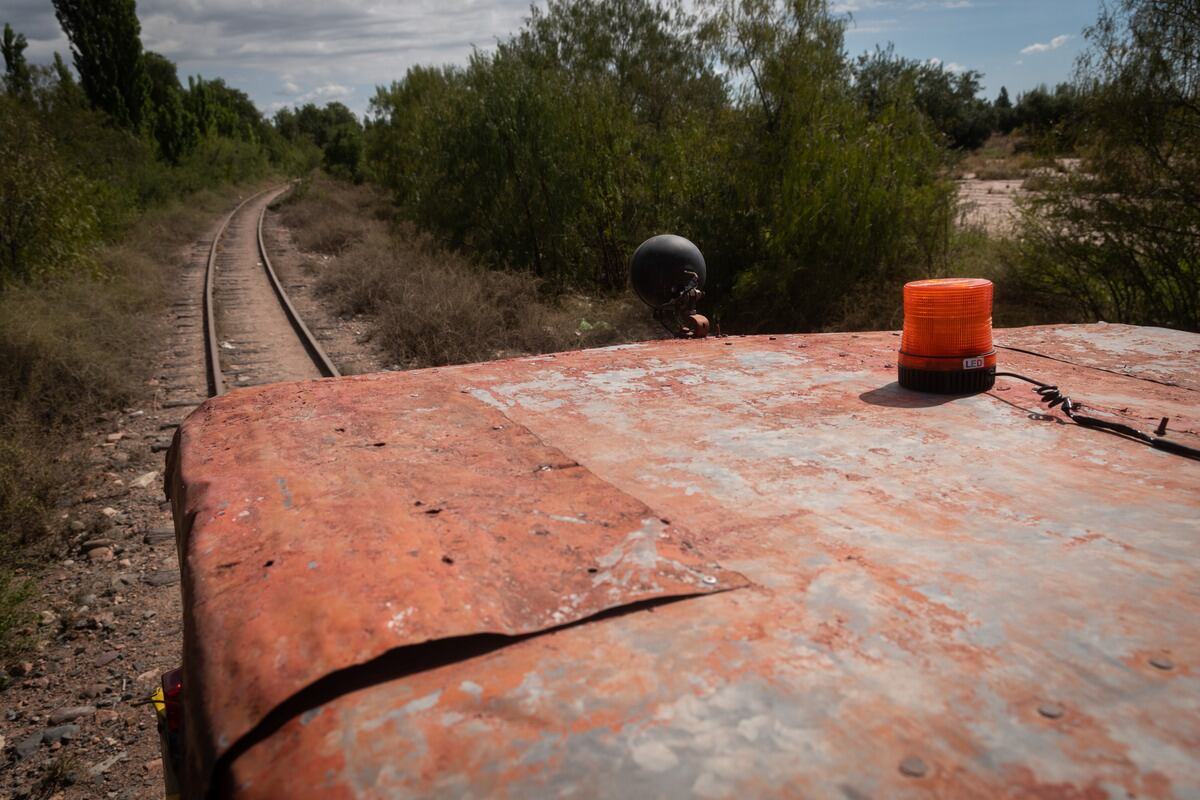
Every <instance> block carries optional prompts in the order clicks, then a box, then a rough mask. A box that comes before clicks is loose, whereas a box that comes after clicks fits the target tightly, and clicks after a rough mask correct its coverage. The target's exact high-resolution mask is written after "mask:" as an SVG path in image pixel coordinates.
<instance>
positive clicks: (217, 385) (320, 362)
mask: <svg viewBox="0 0 1200 800" xmlns="http://www.w3.org/2000/svg"><path fill="white" fill-rule="evenodd" d="M278 188H279V187H278V186H273V187H271V188H269V189H264V190H263V191H261V192H257V193H255V194H252V195H250V196H249V197H247V198H246V199H245V200H243V201H242V202H240V203H238V204H237V207H236V208H234V209H233V211H230V212H229V214H228V215H227V216H226V217H225V219H224V220H223V221H222V222H221V227H220V228H218V229H217V233H216V235H215V236H214V237H213V241H212V246H211V247H210V248H209V251H208V264H207V266H206V268H205V271H204V339H205V348H204V350H205V361H206V362H207V363H206V365H205V366H206V367H207V370H206V371H207V373H208V375H207V378H208V393H209V396H210V397H216V396H218V395H222V394H225V391H226V386H225V378H224V376H223V375H222V374H221V345H220V342H219V341H218V337H217V318H216V308H215V304H214V302H213V285H214V284H215V282H216V269H217V250H218V248H219V247H220V244H221V237H222V236H224V235H225V231H226V229H228V227H229V223H230V221H232V220H233V218H234V217H235V216H236V215H237V213H238V212H239V211H241V210H242V208H243V207H244V206H245V205H246V204H247V203H249V202H250V201H251V200H254V199H255V198H257V197H261V196H262V195H264V194H267V193H268V192H273V191H275V190H277V189H278ZM281 194H282V192H281ZM266 213H267V207H266V206H264V207H263V210H262V211H261V212H260V213H259V215H258V225H257V238H258V253H259V256H260V258H261V259H262V265H263V268H264V269H265V270H266V273H267V278H268V280H270V282H271V286H272V288H273V289H274V291H275V296H276V298H277V299H278V300H279V303H280V305H281V306H282V307H283V310H284V313H285V314H286V315H287V318H288V321H289V322H291V325H292V330H293V331H295V333H296V336H297V337H298V338H299V339H300V343H301V344H302V345H303V346H304V349H305V351H306V352H307V353H308V354H309V357H310V358H311V359H312V360H313V364H315V365H316V367H317V370H318V371H319V372H320V373H321V374H322V375H324V376H326V377H331V378H336V377H338V376H340V375H341V373H340V372H339V371H338V369H337V367H335V366H334V365H333V362H332V361H331V360H330V359H329V356H328V355H326V354H325V351H324V350H323V349H322V348H321V345H319V344H318V343H317V340H316V337H314V336H313V334H312V332H311V331H310V330H309V329H308V326H306V325H305V324H304V321H303V320H301V319H300V315H299V314H298V313H296V309H295V307H294V306H293V305H292V302H291V300H290V299H289V298H288V296H287V292H285V291H284V289H283V285H282V284H281V283H280V282H279V278H278V276H277V275H276V274H275V270H274V268H272V266H271V260H270V258H269V257H268V256H267V248H266V244H265V243H264V241H263V233H262V229H263V218H264V217H265V216H266Z"/></svg>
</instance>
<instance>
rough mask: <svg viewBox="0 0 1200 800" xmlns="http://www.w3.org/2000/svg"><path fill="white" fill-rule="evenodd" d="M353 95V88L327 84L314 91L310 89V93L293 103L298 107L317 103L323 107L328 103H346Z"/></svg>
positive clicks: (298, 97) (305, 93)
mask: <svg viewBox="0 0 1200 800" xmlns="http://www.w3.org/2000/svg"><path fill="white" fill-rule="evenodd" d="M353 94H354V87H353V86H342V85H341V84H339V83H326V84H324V85H322V86H317V87H316V88H314V89H310V90H309V91H307V92H304V93H303V94H300V95H299V96H297V97H296V98H295V100H294V101H293V102H295V103H296V104H297V105H304V104H305V103H316V104H317V105H319V106H322V105H325V104H326V103H331V102H333V101H334V100H337V101H338V102H343V103H344V102H345V101H346V100H348V99H350V96H351V95H353Z"/></svg>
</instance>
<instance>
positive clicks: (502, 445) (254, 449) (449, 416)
mask: <svg viewBox="0 0 1200 800" xmlns="http://www.w3.org/2000/svg"><path fill="white" fill-rule="evenodd" d="M169 460H170V461H171V464H172V469H171V472H172V478H171V484H170V486H171V489H170V494H171V497H172V500H173V503H174V511H175V518H176V520H177V532H178V533H179V535H180V540H181V542H182V544H183V547H182V549H183V553H184V570H183V573H184V574H183V584H184V605H185V608H186V609H187V611H186V612H185V620H184V651H185V669H186V678H187V682H185V691H186V693H187V694H186V698H187V701H188V712H189V715H190V716H189V720H192V719H193V718H194V720H195V723H194V724H191V725H190V728H189V730H188V734H189V742H188V744H189V750H190V754H189V755H191V756H193V757H194V759H195V760H194V762H193V764H192V765H191V767H189V769H190V770H192V775H191V780H192V781H193V782H201V783H202V782H203V779H202V778H198V777H197V776H198V775H202V774H204V773H205V772H206V771H207V769H208V766H209V765H210V764H211V762H212V761H213V760H214V759H215V758H216V757H219V756H220V755H221V753H222V752H223V751H224V750H225V749H226V748H227V747H228V746H229V745H230V744H232V743H233V742H235V741H236V740H237V739H238V738H239V737H241V736H243V735H245V734H246V733H247V732H248V731H250V729H251V728H252V727H253V726H254V725H255V724H256V723H257V722H258V721H259V720H261V719H262V718H263V717H264V716H265V715H266V714H267V712H268V711H270V710H271V709H272V708H273V707H274V706H276V705H277V704H279V703H280V702H282V701H283V700H285V699H286V698H287V697H289V696H290V695H292V694H293V693H295V692H296V691H298V690H300V689H302V688H304V687H305V686H307V685H309V684H311V683H313V682H314V681H316V680H317V679H319V678H321V677H322V676H324V675H326V674H328V673H330V672H333V671H334V670H337V669H339V668H342V667H346V666H349V665H353V664H358V663H362V662H366V661H369V660H370V659H372V658H375V657H376V656H378V655H380V654H382V653H384V652H385V651H388V650H390V649H392V648H398V647H403V646H406V645H413V644H420V643H422V642H427V641H434V640H441V639H446V638H449V637H455V636H463V635H472V634H480V633H499V634H506V635H519V634H527V633H530V632H534V631H538V630H542V629H545V628H550V627H555V626H560V625H563V624H567V623H571V622H575V621H577V620H580V619H583V618H586V617H589V616H592V615H594V614H596V613H599V612H601V611H604V610H606V609H611V608H615V607H620V606H624V605H628V604H630V603H635V602H638V601H644V600H649V599H659V598H664V597H671V596H676V595H685V594H696V593H704V592H713V591H720V590H725V589H730V588H735V587H738V586H743V585H745V581H744V580H743V579H742V578H741V577H740V576H737V575H736V574H730V573H728V572H725V571H723V570H721V569H719V568H717V565H716V564H714V563H712V560H711V559H707V558H705V557H704V556H703V555H702V554H703V551H704V547H705V541H704V538H703V537H698V536H693V535H691V533H690V532H688V531H687V530H686V529H685V528H682V527H680V526H677V525H672V524H670V520H666V519H662V518H660V517H658V516H656V515H655V513H654V512H653V511H652V510H651V509H650V508H648V507H647V506H646V505H644V504H643V503H641V502H639V501H637V500H636V499H634V498H633V497H631V496H629V495H627V494H624V493H622V492H620V491H618V490H617V489H614V488H613V487H612V486H611V485H609V484H607V483H605V482H603V481H601V480H599V479H598V478H596V477H595V476H594V475H592V474H591V473H590V472H588V471H587V470H586V469H583V468H581V467H580V466H579V465H578V464H577V463H575V462H574V461H572V460H571V459H570V458H568V457H567V456H565V455H564V454H563V453H562V452H561V451H559V450H556V449H555V448H553V447H548V446H546V445H544V444H543V443H541V442H540V441H539V440H538V439H537V437H536V436H534V435H533V434H531V433H530V432H529V431H528V430H526V429H525V428H523V427H522V426H521V425H519V424H517V423H514V422H513V421H512V420H510V419H508V418H506V417H505V416H504V415H503V414H500V413H499V412H497V411H496V410H494V409H492V408H490V407H488V406H486V405H484V404H482V403H480V402H479V401H478V400H475V399H474V398H472V397H470V396H469V395H466V394H463V393H461V392H459V391H458V390H457V388H456V387H455V386H454V385H453V384H449V383H447V382H446V381H445V380H442V379H439V378H438V376H436V375H426V376H425V377H424V379H423V380H422V381H420V382H409V383H407V384H406V385H405V386H403V387H399V386H392V387H389V386H386V385H384V384H380V383H373V382H364V381H357V382H355V381H348V382H341V383H340V384H339V383H335V382H331V381H309V382H304V383H294V384H276V385H274V386H269V387H266V388H263V389H257V390H247V391H240V392H233V393H230V394H228V395H225V396H222V397H220V398H217V399H213V400H210V401H208V402H207V403H206V404H205V405H204V406H203V407H202V408H201V409H199V410H198V411H197V412H196V413H194V414H193V415H191V416H190V417H189V418H188V419H187V420H186V421H185V423H184V424H183V425H182V426H181V428H180V431H179V433H178V438H177V440H176V443H175V448H174V450H173V452H172V455H171V456H170V459H169Z"/></svg>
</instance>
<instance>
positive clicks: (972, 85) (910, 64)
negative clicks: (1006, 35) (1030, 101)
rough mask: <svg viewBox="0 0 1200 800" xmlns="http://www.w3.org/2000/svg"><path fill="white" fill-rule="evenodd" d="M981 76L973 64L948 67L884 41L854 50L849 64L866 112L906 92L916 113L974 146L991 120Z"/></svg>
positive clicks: (954, 142)
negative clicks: (901, 53) (858, 52)
mask: <svg viewBox="0 0 1200 800" xmlns="http://www.w3.org/2000/svg"><path fill="white" fill-rule="evenodd" d="M982 77H983V76H982V75H981V74H980V73H978V72H976V71H975V70H963V71H962V72H951V71H950V70H949V69H948V68H947V67H945V66H944V65H943V64H942V63H941V62H937V61H916V60H914V59H907V58H902V57H900V56H897V55H896V54H895V51H894V50H893V48H892V47H891V46H890V45H889V46H888V47H887V49H882V48H877V49H876V50H875V52H874V53H871V54H864V55H862V56H859V58H858V62H857V63H856V65H855V70H854V80H855V88H856V89H857V91H858V94H859V97H860V98H861V99H862V101H863V102H864V103H865V104H866V106H867V108H868V109H870V110H871V112H872V113H875V112H876V111H877V110H878V109H879V108H881V107H884V106H886V105H888V104H889V103H893V102H895V101H896V100H897V99H898V98H899V97H900V96H902V95H903V94H904V93H911V96H912V99H913V102H915V103H916V105H917V108H919V109H920V110H921V113H923V114H924V115H925V116H926V117H928V118H929V120H930V122H932V123H933V125H934V127H935V128H936V129H937V130H938V131H940V132H941V133H942V135H943V136H945V137H946V140H947V143H948V144H949V145H950V146H951V147H953V148H955V149H960V150H974V149H975V148H977V147H979V146H980V145H981V144H983V143H984V142H985V141H986V140H987V137H988V136H990V135H991V132H992V129H993V127H994V124H995V119H994V115H993V112H992V108H991V106H990V104H989V103H988V102H987V101H985V100H983V99H981V98H980V97H979V89H980V86H979V82H980V79H981V78H982ZM1005 96H1006V97H1007V95H1005Z"/></svg>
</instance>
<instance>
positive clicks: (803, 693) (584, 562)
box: [171, 326, 1200, 798]
mask: <svg viewBox="0 0 1200 800" xmlns="http://www.w3.org/2000/svg"><path fill="white" fill-rule="evenodd" d="M1090 334H1095V337H1094V340H1093V339H1089V335H1090ZM1123 338H1127V339H1128V341H1129V342H1130V347H1129V348H1128V349H1122V346H1121V342H1122V340H1123ZM1155 342H1158V344H1154V343H1155ZM898 343H899V337H898V336H896V335H895V334H889V333H872V334H828V335H805V336H780V337H751V338H737V339H709V340H702V341H690V342H682V341H673V342H655V343H648V344H644V345H633V346H626V347H619V348H607V349H602V350H593V351H584V352H579V353H570V354H560V355H557V356H546V357H538V358H528V359H518V360H513V361H505V362H494V363H489V364H481V365H470V366H464V367H455V368H447V369H441V370H430V371H423V372H413V373H396V374H387V375H372V376H364V377H358V378H342V379H337V380H332V381H318V382H310V383H304V384H285V385H277V386H270V387H263V388H258V389H252V390H245V391H239V392H234V393H232V394H231V395H229V396H227V397H226V398H221V399H220V400H217V401H210V403H208V404H206V405H205V406H203V407H202V408H201V409H200V410H199V411H197V412H196V414H194V415H193V416H192V417H191V418H189V420H188V421H187V422H186V423H185V424H184V426H183V428H182V429H181V433H180V439H179V441H178V442H177V446H176V449H175V450H174V451H173V454H172V467H173V471H172V478H171V486H172V487H173V488H172V496H173V501H174V504H175V508H176V519H177V527H178V531H179V534H180V542H181V550H182V554H183V559H182V562H183V565H184V572H185V575H184V590H185V614H186V619H185V637H186V642H185V645H186V663H185V670H186V673H187V677H186V683H185V686H186V691H187V694H188V700H189V703H190V705H189V713H190V714H191V715H192V716H190V717H189V723H190V724H191V728H190V729H189V736H190V741H191V743H192V745H193V755H194V756H195V759H194V760H193V763H192V764H191V767H190V770H191V775H190V778H191V779H192V780H193V781H200V782H201V783H203V782H205V781H207V780H208V778H209V775H210V771H211V770H212V769H213V767H214V763H215V764H216V766H217V768H218V769H217V773H218V774H217V782H216V783H215V784H214V786H215V787H216V788H217V790H218V791H220V792H224V793H229V794H234V795H237V796H241V797H322V798H324V797H330V798H338V797H380V796H381V797H407V796H428V795H451V796H512V797H529V796H551V795H567V794H569V795H571V796H575V797H676V796H703V797H718V796H719V797H729V796H735V795H739V794H741V795H744V796H763V795H768V794H769V795H780V796H838V797H852V798H853V797H910V796H911V797H917V796H1012V797H1025V796H1039V797H1091V796H1096V797H1101V796H1125V795H1126V793H1130V794H1133V795H1136V796H1138V797H1188V796H1196V795H1197V794H1200V760H1198V756H1197V753H1200V594H1197V592H1196V587H1197V586H1198V585H1200V464H1197V463H1195V462H1191V461H1187V460H1184V459H1180V458H1177V457H1173V456H1170V455H1168V454H1165V453H1161V452H1157V451H1154V450H1151V449H1150V448H1148V447H1145V446H1142V445H1140V444H1138V443H1135V442H1131V441H1128V440H1124V439H1121V438H1119V437H1117V436H1113V435H1108V434H1105V433H1101V432H1096V431H1089V430H1084V429H1081V428H1079V427H1077V426H1074V425H1071V424H1069V423H1065V422H1062V421H1056V420H1055V419H1053V418H1051V419H1047V418H1045V417H1044V416H1043V415H1042V413H1041V412H1042V411H1043V409H1041V408H1039V407H1038V406H1037V404H1036V402H1035V400H1036V397H1035V396H1034V395H1033V394H1032V393H1031V392H1029V391H1028V389H1027V388H1026V387H1025V386H1023V385H1022V384H1017V383H1008V382H1005V381H1004V379H1000V380H999V381H998V382H997V385H996V387H995V389H993V390H992V391H990V392H988V393H986V394H981V395H976V396H972V397H945V396H933V395H922V394H916V393H910V392H907V391H905V390H902V389H900V388H899V387H897V386H896V385H895V383H894V379H893V376H894V370H895V353H896V350H897V346H898ZM996 343H997V345H998V346H999V347H1001V348H1003V347H1004V346H1005V345H1008V344H1009V343H1019V344H1016V345H1014V346H1019V347H1022V349H1028V350H1034V349H1036V348H1035V347H1034V346H1032V345H1035V344H1039V343H1040V344H1041V345H1044V346H1045V347H1046V349H1047V352H1046V353H1044V355H1031V354H1028V353H1018V352H1013V351H1011V350H1004V349H1001V351H1000V352H1001V357H1000V369H1008V370H1013V371H1016V372H1021V373H1023V374H1027V375H1031V376H1034V377H1038V378H1043V379H1046V380H1050V381H1053V382H1055V383H1057V384H1058V385H1060V386H1061V387H1063V388H1064V390H1066V391H1067V392H1068V393H1070V394H1072V395H1073V396H1075V397H1076V399H1078V400H1081V401H1083V403H1085V404H1086V405H1087V407H1088V412H1089V413H1093V414H1096V415H1104V414H1113V415H1116V416H1117V417H1118V418H1120V419H1122V420H1124V421H1127V422H1131V423H1132V424H1135V425H1144V424H1146V422H1147V421H1148V420H1153V421H1155V422H1156V421H1157V420H1158V418H1159V417H1161V416H1169V417H1171V424H1170V428H1169V430H1170V435H1172V436H1175V437H1177V438H1178V439H1179V440H1180V441H1181V442H1183V443H1186V444H1191V445H1193V446H1194V445H1196V444H1197V442H1198V440H1200V437H1198V436H1197V435H1196V434H1197V431H1200V403H1198V402H1197V400H1198V394H1197V391H1196V389H1195V388H1189V387H1188V386H1187V385H1185V382H1184V381H1182V380H1181V381H1175V382H1174V383H1175V384H1176V385H1167V384H1166V383H1163V382H1155V381H1154V380H1147V379H1139V378H1137V377H1133V375H1136V374H1139V373H1142V374H1144V375H1146V376H1147V377H1149V376H1150V375H1153V376H1155V378H1156V380H1158V379H1160V378H1161V376H1162V375H1163V374H1165V372H1166V371H1169V370H1175V371H1177V372H1179V373H1180V374H1184V375H1195V374H1197V373H1198V372H1200V336H1195V335H1190V334H1177V333H1174V332H1166V333H1163V334H1161V335H1160V332H1156V331H1153V330H1148V329H1138V328H1123V327H1120V326H1079V327H1064V328H1041V329H1023V330H1018V331H1003V330H998V331H996ZM1056 348H1057V349H1056ZM1076 348H1078V349H1079V351H1080V352H1083V353H1084V354H1085V356H1084V357H1079V358H1078V361H1079V363H1068V362H1069V361H1072V360H1074V359H1076V358H1077V356H1078V353H1077V352H1076ZM1155 348H1157V349H1156V351H1155V352H1149V351H1150V350H1154V349H1155ZM1051 351H1053V352H1051ZM1054 359H1065V360H1054ZM1155 359H1158V361H1157V362H1156V361H1155ZM1160 362H1161V363H1160ZM1139 365H1141V366H1140V367H1139ZM1114 370H1117V371H1126V372H1130V373H1132V375H1121V374H1115V372H1114ZM376 445H379V446H376ZM418 501H420V502H421V503H422V504H423V505H421V506H417V505H416V503H417V502H418ZM434 509H439V510H438V512H437V513H435V514H427V513H426V511H432V510H434ZM664 520H669V523H668V522H664ZM605 523H608V524H607V525H606V524H605ZM500 537H503V538H504V540H503V541H499V539H500ZM650 543H653V546H651V544H650ZM444 556H448V557H450V558H451V560H452V561H453V562H454V563H453V564H448V563H446V562H445V561H444V559H443V557H444ZM267 562H271V565H270V566H267ZM589 570H595V571H594V572H589ZM604 571H611V573H608V572H604ZM601 574H611V576H612V579H611V580H605V581H601V582H599V583H597V580H596V576H597V575H601ZM710 581H711V582H710ZM718 589H719V590H725V591H714V590H718ZM706 590H707V591H709V592H711V593H708V594H702V593H703V592H705V591H706ZM656 598H657V599H659V600H663V599H665V598H676V599H674V600H673V601H671V602H659V603H657V604H653V605H647V604H645V603H642V604H640V605H637V604H636V603H637V602H638V601H644V600H653V599H656ZM388 604H390V605H388ZM603 611H607V612H608V613H601V614H599V615H596V614H597V612H603ZM564 623H565V624H564ZM488 632H497V633H505V634H521V635H518V636H509V637H494V636H488V635H486V634H488ZM447 637H454V638H447ZM389 648H395V649H389ZM372 659H373V660H372ZM364 662H370V664H369V668H368V667H361V666H355V665H361V664H363V663H364ZM339 670H340V671H339ZM330 675H332V677H331V678H327V677H326V676H330ZM314 682H315V683H316V684H317V686H315V687H314V685H313V684H314ZM281 704H282V705H281ZM197 709H199V711H197ZM272 709H274V712H273V713H272ZM264 718H267V719H268V723H269V724H264V723H263V722H262V720H263V719H264ZM222 754H225V755H224V757H223V758H222Z"/></svg>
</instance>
